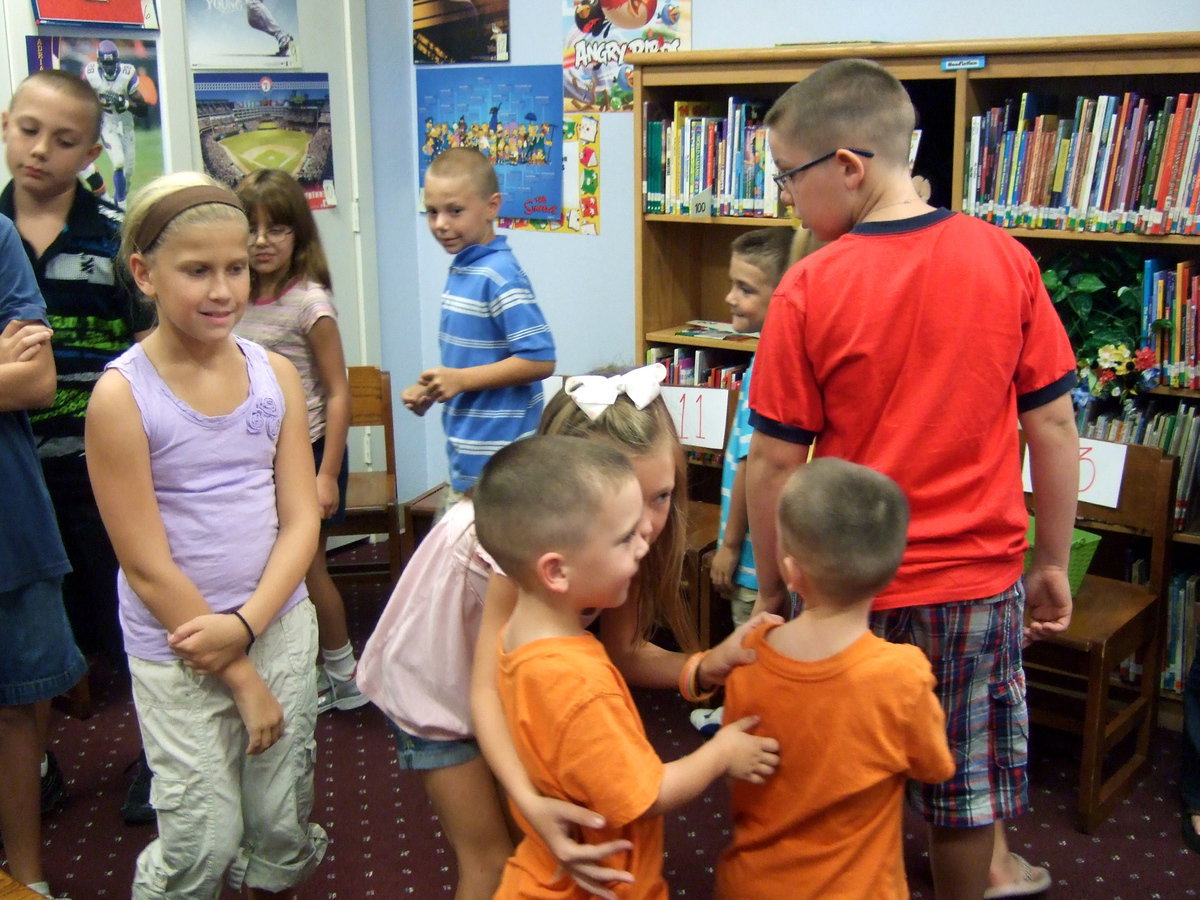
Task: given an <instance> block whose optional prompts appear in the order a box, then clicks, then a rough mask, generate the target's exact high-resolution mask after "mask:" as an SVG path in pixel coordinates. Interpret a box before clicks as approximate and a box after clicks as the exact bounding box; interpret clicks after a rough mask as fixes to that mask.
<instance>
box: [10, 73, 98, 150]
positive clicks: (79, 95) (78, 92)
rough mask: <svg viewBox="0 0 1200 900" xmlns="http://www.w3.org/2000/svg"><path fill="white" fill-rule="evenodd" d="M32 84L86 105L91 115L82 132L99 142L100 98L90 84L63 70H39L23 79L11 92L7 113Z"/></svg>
mask: <svg viewBox="0 0 1200 900" xmlns="http://www.w3.org/2000/svg"><path fill="white" fill-rule="evenodd" d="M33 82H37V83H39V84H45V85H47V86H49V87H52V88H54V89H55V90H56V91H62V92H63V93H64V94H66V95H67V96H68V97H71V98H72V99H74V100H78V101H80V102H81V103H85V104H87V105H88V106H89V107H90V109H91V115H90V117H89V120H88V122H87V123H86V125H84V126H83V130H84V131H86V132H90V134H91V140H92V141H98V140H100V115H101V113H102V109H101V107H100V97H99V95H98V94H97V93H96V92H95V91H94V90H93V89H92V86H91V85H90V84H88V83H87V82H86V81H84V80H83V79H82V78H80V77H79V76H78V75H73V74H71V73H70V72H68V71H66V70H65V69H39V70H38V71H37V72H34V73H33V74H32V75H29V76H28V77H27V78H25V80H23V81H22V82H21V83H20V84H18V85H17V89H16V90H15V91H13V95H12V98H11V99H10V100H9V101H8V109H9V112H12V108H13V104H15V103H16V102H17V98H18V97H19V96H20V95H21V90H22V89H23V88H24V87H25V85H27V84H30V83H33ZM81 124H82V123H81Z"/></svg>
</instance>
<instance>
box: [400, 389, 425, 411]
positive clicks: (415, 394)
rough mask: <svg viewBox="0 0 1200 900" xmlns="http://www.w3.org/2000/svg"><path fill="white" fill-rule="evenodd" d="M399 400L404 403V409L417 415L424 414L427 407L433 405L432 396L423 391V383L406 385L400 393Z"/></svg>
mask: <svg viewBox="0 0 1200 900" xmlns="http://www.w3.org/2000/svg"><path fill="white" fill-rule="evenodd" d="M400 402H401V403H403V404H404V407H405V409H407V410H408V411H409V412H411V413H414V414H415V415H418V416H423V415H425V413H426V412H428V410H429V407H431V406H433V398H432V397H430V396H429V394H427V393H426V392H425V386H424V385H423V384H414V385H411V386H409V387H406V388H405V389H404V390H403V391H402V392H401V394H400Z"/></svg>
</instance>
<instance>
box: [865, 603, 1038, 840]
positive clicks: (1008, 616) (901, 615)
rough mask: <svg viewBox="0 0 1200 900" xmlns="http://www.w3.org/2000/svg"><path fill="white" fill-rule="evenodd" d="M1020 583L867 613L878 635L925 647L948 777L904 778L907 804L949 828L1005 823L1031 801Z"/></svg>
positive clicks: (1022, 608) (1022, 607) (894, 641)
mask: <svg viewBox="0 0 1200 900" xmlns="http://www.w3.org/2000/svg"><path fill="white" fill-rule="evenodd" d="M1024 613H1025V589H1024V585H1023V583H1022V582H1019V581H1018V582H1017V583H1016V584H1015V585H1013V587H1012V588H1010V589H1009V590H1007V591H1004V592H1003V593H1000V594H997V595H995V596H994V597H986V598H984V599H982V600H964V601H961V602H951V603H937V604H933V605H930V606H910V607H905V608H902V609H888V610H882V611H880V612H875V613H872V614H871V629H872V630H873V631H874V632H875V633H876V634H877V635H879V636H880V637H882V638H884V639H885V640H889V641H892V642H893V643H897V644H915V645H916V646H918V647H920V648H921V649H922V650H924V651H925V655H926V656H927V657H929V661H930V663H931V665H932V666H933V674H934V677H935V678H937V687H936V688H935V692H936V693H937V698H938V700H939V701H940V702H941V704H942V709H943V710H944V711H945V713H946V737H947V740H948V741H949V744H950V753H951V755H952V756H953V757H954V765H955V773H954V775H953V776H952V777H951V778H950V779H949V780H947V781H944V782H942V783H941V784H920V783H917V782H911V781H910V782H909V785H908V791H909V800H910V801H911V802H912V804H913V805H914V806H915V807H916V808H917V809H918V810H920V811H921V813H922V815H924V817H925V820H926V821H927V822H929V823H930V824H933V825H937V826H943V827H948V828H971V827H976V826H979V825H988V824H991V823H992V822H995V821H996V820H998V819H1013V818H1016V816H1018V815H1020V814H1021V813H1023V812H1025V810H1026V808H1027V806H1028V804H1029V780H1028V775H1027V772H1026V765H1027V763H1028V743H1029V712H1028V710H1027V708H1026V706H1025V672H1024V669H1022V667H1021V637H1022V627H1021V626H1022V623H1023V619H1024Z"/></svg>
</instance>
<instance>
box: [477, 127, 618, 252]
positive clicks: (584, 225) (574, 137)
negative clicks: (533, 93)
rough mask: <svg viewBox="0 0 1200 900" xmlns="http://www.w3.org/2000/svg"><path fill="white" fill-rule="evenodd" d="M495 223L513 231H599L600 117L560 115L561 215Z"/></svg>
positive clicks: (584, 232) (594, 232)
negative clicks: (561, 147) (561, 145)
mask: <svg viewBox="0 0 1200 900" xmlns="http://www.w3.org/2000/svg"><path fill="white" fill-rule="evenodd" d="M496 224H497V225H498V226H500V227H501V228H509V229H512V230H514V231H561V232H565V233H567V234H599V233H600V117H599V116H596V115H586V114H582V113H573V114H568V115H564V116H563V189H562V214H561V215H560V216H559V217H558V219H557V220H554V219H509V218H504V217H500V218H499V219H497V221H496Z"/></svg>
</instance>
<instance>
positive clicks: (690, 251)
mask: <svg viewBox="0 0 1200 900" xmlns="http://www.w3.org/2000/svg"><path fill="white" fill-rule="evenodd" d="M846 57H866V58H869V59H873V60H875V61H877V62H879V63H880V64H881V65H884V66H886V67H887V68H888V69H889V70H890V71H892V73H893V74H895V75H896V77H897V78H899V79H900V80H901V81H902V82H904V84H905V86H906V88H907V89H908V91H909V94H910V96H911V97H912V98H913V103H914V105H915V106H916V108H917V113H918V127H920V128H921V129H922V138H921V144H920V148H919V152H918V155H917V158H916V162H915V165H914V172H915V173H916V174H923V175H925V176H926V177H928V178H929V179H930V181H931V183H932V198H931V202H932V203H933V204H934V205H938V206H944V207H947V208H950V209H953V210H956V211H960V212H961V211H962V210H963V208H964V193H965V191H964V187H965V186H967V185H968V184H969V183H970V181H969V177H968V165H967V163H968V157H969V154H970V140H971V134H970V132H971V118H972V117H973V116H977V115H981V114H983V113H985V112H986V111H987V110H989V109H991V108H993V107H995V106H999V105H1002V104H1003V103H1004V101H1005V100H1006V99H1008V98H1016V99H1019V98H1020V97H1021V94H1022V93H1023V92H1034V91H1037V92H1042V93H1044V94H1046V95H1049V96H1051V97H1053V98H1057V101H1058V108H1059V109H1058V111H1059V113H1060V115H1063V116H1066V117H1068V118H1069V117H1070V116H1071V113H1072V112H1073V110H1074V105H1075V98H1076V97H1077V96H1081V95H1086V96H1091V97H1096V96H1098V95H1100V94H1116V95H1120V96H1123V95H1124V94H1125V93H1126V92H1138V93H1140V94H1143V95H1146V96H1148V97H1156V98H1162V97H1165V96H1166V95H1168V94H1178V93H1180V92H1184V91H1186V92H1189V93H1190V92H1200V32H1195V31H1191V32H1168V33H1158V34H1121V35H1103V36H1087V37H1054V38H1015V39H1009V40H996V41H961V42H956V41H934V42H922V43H894V44H892V43H839V44H812V45H801V46H793V47H778V48H767V49H750V50H719V51H691V52H683V53H674V54H635V55H634V56H632V57H631V60H632V61H633V62H634V64H635V70H634V74H633V78H632V81H633V85H634V123H635V126H634V127H635V134H638V135H646V134H647V131H646V129H647V118H648V117H647V110H649V111H650V116H649V118H650V119H651V120H657V119H660V118H664V117H669V116H671V113H672V110H673V108H674V104H675V102H676V101H707V102H709V103H711V104H712V107H713V108H717V109H726V108H727V107H726V104H727V102H728V100H729V98H730V97H731V96H733V97H738V98H744V99H747V100H761V101H762V102H763V103H764V104H767V105H769V103H770V102H773V101H774V99H775V98H777V97H778V96H779V95H780V94H781V93H782V92H783V91H784V90H786V89H787V88H788V87H790V86H791V85H792V84H793V83H795V82H796V81H799V80H801V79H802V78H804V77H805V76H807V75H808V74H810V73H811V72H812V71H814V70H815V69H817V68H818V67H820V66H821V65H823V64H824V63H826V62H829V61H830V60H833V59H840V58H846ZM968 57H982V58H983V60H984V64H983V65H982V67H980V68H962V69H957V70H950V71H947V70H945V69H943V62H944V61H947V60H961V59H965V58H968ZM636 145H637V147H636V150H635V157H634V184H635V194H636V196H635V207H634V208H635V209H636V210H639V211H641V210H645V208H646V207H645V204H644V198H643V189H644V184H645V181H646V178H647V166H646V164H645V161H644V159H643V153H644V148H643V142H642V141H640V140H639V141H636ZM791 224H792V222H791V221H790V220H789V219H788V218H786V217H782V216H781V217H777V218H768V217H757V216H746V217H742V216H730V215H719V216H711V217H695V216H691V215H686V214H685V215H680V214H663V213H654V214H646V213H644V212H639V213H638V214H637V215H635V217H634V255H635V286H636V287H635V291H636V295H635V315H634V327H635V334H634V345H635V348H636V350H637V351H638V352H639V354H643V355H644V354H645V352H646V351H647V350H648V349H649V348H650V347H652V346H664V345H684V346H687V345H689V344H691V343H692V342H690V341H688V340H687V339H686V336H681V335H676V334H675V332H676V331H678V330H679V329H680V328H682V327H683V325H682V324H681V323H686V322H688V321H689V320H692V319H724V318H726V317H727V315H728V312H727V308H726V306H725V303H724V297H725V294H726V291H727V290H728V276H727V266H728V260H729V246H730V243H731V242H732V241H733V240H734V238H736V237H737V236H738V234H740V233H743V232H745V231H747V230H750V229H754V228H761V227H764V226H779V227H787V226H790V225H791ZM998 227H999V226H998ZM1007 230H1008V231H1009V232H1010V234H1012V236H1013V237H1014V238H1016V239H1017V240H1020V241H1022V242H1023V243H1026V244H1027V245H1029V246H1030V247H1031V249H1037V248H1043V249H1044V248H1045V247H1046V246H1047V245H1048V244H1050V243H1051V242H1060V241H1067V242H1075V243H1076V244H1077V245H1078V246H1080V247H1086V248H1088V249H1092V250H1095V249H1097V248H1102V247H1103V246H1105V245H1112V246H1114V247H1117V246H1119V247H1122V248H1133V249H1135V250H1136V251H1138V252H1139V253H1140V254H1142V255H1143V256H1144V257H1146V258H1148V257H1153V256H1157V257H1165V258H1168V259H1173V260H1176V261H1179V260H1185V259H1197V260H1200V237H1198V236H1185V235H1179V234H1167V235H1148V234H1140V233H1112V232H1111V231H1109V232H1093V231H1082V232H1081V231H1065V230H1063V231H1058V230H1053V229H1034V228H1025V227H1021V228H1009V229H1007ZM717 344H718V346H720V347H721V349H736V347H735V348H729V347H728V344H727V342H717ZM702 346H706V347H707V346H709V344H707V343H706V344H703V345H702ZM756 346H757V342H754V343H753V344H751V343H750V342H746V343H745V344H743V346H742V347H741V349H742V350H744V351H747V352H753V350H754V349H755V348H756ZM1155 393H1159V394H1162V395H1164V396H1166V397H1174V398H1178V399H1179V400H1180V402H1189V403H1196V402H1197V401H1200V391H1187V390H1174V389H1165V388H1164V389H1160V390H1158V391H1156V392H1155ZM1171 544H1172V546H1173V547H1174V548H1175V550H1176V552H1175V554H1174V559H1173V563H1174V565H1175V566H1176V567H1178V568H1179V569H1180V570H1183V571H1191V570H1197V571H1200V531H1190V530H1185V531H1181V532H1177V533H1176V534H1175V536H1174V540H1173V541H1172V542H1171ZM1185 663H1186V661H1185Z"/></svg>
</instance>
